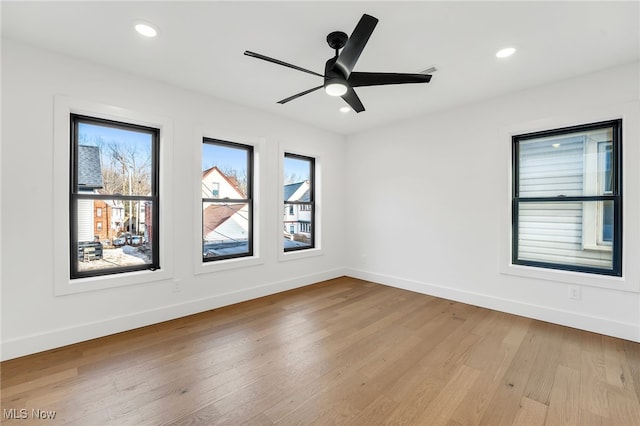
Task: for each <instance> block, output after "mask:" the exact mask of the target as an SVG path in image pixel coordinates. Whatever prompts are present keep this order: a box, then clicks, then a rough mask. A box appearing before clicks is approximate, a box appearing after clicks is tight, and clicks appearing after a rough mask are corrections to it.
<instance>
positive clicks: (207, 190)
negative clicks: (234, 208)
mask: <svg viewBox="0 0 640 426" xmlns="http://www.w3.org/2000/svg"><path fill="white" fill-rule="evenodd" d="M249 156H250V151H249V150H248V149H247V147H234V146H233V145H231V144H228V143H215V142H214V141H211V142H205V143H203V144H202V198H221V199H224V198H230V199H244V198H248V193H249V191H248V188H247V183H248V176H249V175H248V167H249Z"/></svg>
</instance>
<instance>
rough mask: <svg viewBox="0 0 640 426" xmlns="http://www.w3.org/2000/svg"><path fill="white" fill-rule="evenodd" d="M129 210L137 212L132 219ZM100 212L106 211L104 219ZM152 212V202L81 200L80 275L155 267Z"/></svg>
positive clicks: (78, 221) (78, 226) (78, 218)
mask: <svg viewBox="0 0 640 426" xmlns="http://www.w3.org/2000/svg"><path fill="white" fill-rule="evenodd" d="M128 208H130V209H131V211H134V212H135V213H134V214H135V216H133V217H131V219H130V218H129V216H128V215H127V214H126V213H125V211H128V210H127V209H128ZM97 211H102V213H101V215H100V216H98V215H97V214H96V213H97ZM152 213H153V203H152V202H151V201H122V200H99V199H80V200H78V201H77V210H76V226H75V229H76V232H77V236H78V240H77V241H78V243H77V244H78V246H77V259H75V260H74V261H75V262H77V263H76V267H77V270H78V272H86V271H105V270H109V269H117V268H122V267H129V266H137V265H146V264H151V263H152V262H153V259H152V247H153V244H152V243H153V238H154V236H153V226H152V225H151V224H152V220H151V218H152ZM129 229H131V230H129Z"/></svg>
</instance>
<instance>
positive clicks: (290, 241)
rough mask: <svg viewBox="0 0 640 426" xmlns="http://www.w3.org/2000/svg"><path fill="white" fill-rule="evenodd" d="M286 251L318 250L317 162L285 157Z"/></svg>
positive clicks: (292, 156) (284, 229)
mask: <svg viewBox="0 0 640 426" xmlns="http://www.w3.org/2000/svg"><path fill="white" fill-rule="evenodd" d="M283 172H284V203H285V205H284V217H283V222H282V223H283V227H282V231H283V237H284V244H283V245H284V250H285V251H291V250H301V249H307V248H313V247H314V244H315V243H314V240H315V238H314V235H313V232H314V230H313V228H314V227H313V223H314V220H315V218H314V209H313V205H314V204H313V203H314V199H313V198H314V187H313V185H314V176H313V174H314V159H313V158H311V157H302V156H297V155H293V154H285V156H284V170H283Z"/></svg>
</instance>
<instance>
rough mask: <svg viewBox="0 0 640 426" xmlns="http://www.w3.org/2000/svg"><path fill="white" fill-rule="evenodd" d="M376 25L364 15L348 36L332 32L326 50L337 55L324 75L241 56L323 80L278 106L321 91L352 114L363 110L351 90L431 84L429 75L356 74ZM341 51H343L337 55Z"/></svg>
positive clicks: (259, 55)
mask: <svg viewBox="0 0 640 426" xmlns="http://www.w3.org/2000/svg"><path fill="white" fill-rule="evenodd" d="M377 24H378V19H376V18H374V17H373V16H370V15H367V14H364V15H362V18H360V21H359V22H358V24H357V25H356V27H355V29H354V30H353V33H352V34H351V37H349V36H347V34H345V33H343V32H342V31H334V32H332V33H330V34H329V35H328V36H327V43H328V44H329V47H331V48H332V49H335V51H336V54H335V56H334V57H333V58H331V59H329V60H328V61H327V63H326V64H325V67H324V75H323V74H319V73H317V72H314V71H310V70H308V69H305V68H301V67H299V66H296V65H292V64H289V63H287V62H283V61H280V60H278V59H274V58H270V57H268V56H264V55H261V54H259V53H255V52H251V51H249V50H247V51H245V52H244V54H245V55H247V56H251V57H254V58H258V59H262V60H264V61H267V62H272V63H274V64H277V65H282V66H285V67H288V68H293V69H294V70H298V71H302V72H306V73H308V74H312V75H316V76H318V77H322V78H324V83H323V84H322V85H320V86H317V87H314V88H312V89H309V90H305V91H304V92H300V93H297V94H295V95H293V96H289V97H288V98H285V99H282V100H281V101H278V103H279V104H286V103H287V102H289V101H292V100H294V99H297V98H299V97H301V96H304V95H307V94H309V93H311V92H315V91H316V90H318V89H322V88H324V90H325V91H326V92H327V94H328V95H331V96H340V97H342V99H344V100H345V102H347V104H349V106H350V107H351V109H353V110H354V111H355V112H362V111H364V106H363V105H362V102H361V101H360V98H358V95H357V94H356V92H355V91H354V90H353V88H354V87H363V86H382V85H387V84H406V83H428V82H429V81H431V75H430V74H398V73H383V72H355V71H353V67H354V66H355V64H356V62H357V61H358V58H359V57H360V54H361V53H362V51H363V50H364V47H365V46H366V44H367V41H369V37H371V33H373V30H374V28H375V27H376V25H377ZM340 49H342V52H340Z"/></svg>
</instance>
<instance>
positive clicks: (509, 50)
mask: <svg viewBox="0 0 640 426" xmlns="http://www.w3.org/2000/svg"><path fill="white" fill-rule="evenodd" d="M514 53H516V49H515V48H513V47H505V48H504V49H501V50H498V52H497V53H496V57H497V58H507V57H509V56H511V55H513V54H514Z"/></svg>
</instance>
